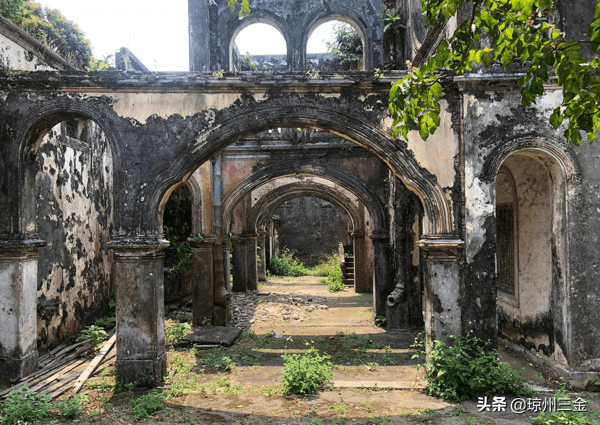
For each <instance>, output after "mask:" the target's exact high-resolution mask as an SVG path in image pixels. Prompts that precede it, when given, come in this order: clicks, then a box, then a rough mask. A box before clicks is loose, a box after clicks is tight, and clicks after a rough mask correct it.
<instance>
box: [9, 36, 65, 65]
mask: <svg viewBox="0 0 600 425" xmlns="http://www.w3.org/2000/svg"><path fill="white" fill-rule="evenodd" d="M2 68H5V69H10V70H13V71H53V70H54V68H52V67H51V66H49V65H48V64H46V63H45V62H43V61H42V60H41V59H40V58H39V57H37V56H35V55H34V54H33V53H31V52H30V51H29V50H28V49H25V48H24V47H22V46H20V45H18V44H17V43H15V42H14V41H12V40H10V39H9V38H7V37H6V36H4V35H3V34H1V33H0V69H2Z"/></svg>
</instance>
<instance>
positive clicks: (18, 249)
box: [0, 238, 46, 262]
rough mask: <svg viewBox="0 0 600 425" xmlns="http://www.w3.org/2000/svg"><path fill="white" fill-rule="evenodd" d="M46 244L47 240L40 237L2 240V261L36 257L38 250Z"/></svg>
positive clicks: (0, 250)
mask: <svg viewBox="0 0 600 425" xmlns="http://www.w3.org/2000/svg"><path fill="white" fill-rule="evenodd" d="M44 246H46V241H44V240H42V239H38V238H34V239H4V240H0V262H6V261H14V260H16V259H21V260H23V259H27V258H36V257H37V255H38V250H39V249H40V248H42V247H44Z"/></svg>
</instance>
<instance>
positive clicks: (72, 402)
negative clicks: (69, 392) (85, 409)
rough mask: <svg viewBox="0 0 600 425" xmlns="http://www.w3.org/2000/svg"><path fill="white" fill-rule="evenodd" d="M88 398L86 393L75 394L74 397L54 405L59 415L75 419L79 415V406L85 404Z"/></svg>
mask: <svg viewBox="0 0 600 425" xmlns="http://www.w3.org/2000/svg"><path fill="white" fill-rule="evenodd" d="M88 400H89V397H88V396H87V395H85V394H77V395H75V397H71V398H68V399H66V400H62V401H59V402H57V403H55V405H54V407H55V409H56V410H57V411H58V413H60V414H61V416H63V417H65V418H67V419H76V418H78V417H79V416H80V415H81V406H83V405H84V404H86V403H87V402H88Z"/></svg>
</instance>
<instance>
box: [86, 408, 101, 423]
mask: <svg viewBox="0 0 600 425" xmlns="http://www.w3.org/2000/svg"><path fill="white" fill-rule="evenodd" d="M88 419H89V420H90V422H96V421H97V420H98V419H100V412H99V411H98V410H92V411H91V412H90V413H89V415H88Z"/></svg>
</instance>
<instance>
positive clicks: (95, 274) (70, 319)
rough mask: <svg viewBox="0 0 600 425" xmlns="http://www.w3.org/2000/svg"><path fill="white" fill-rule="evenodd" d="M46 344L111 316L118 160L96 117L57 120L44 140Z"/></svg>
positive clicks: (40, 205)
mask: <svg viewBox="0 0 600 425" xmlns="http://www.w3.org/2000/svg"><path fill="white" fill-rule="evenodd" d="M37 164H38V173H37V178H36V180H37V186H38V201H37V210H38V231H39V233H40V236H41V237H42V238H43V239H44V240H45V241H46V246H45V247H43V248H41V249H40V252H39V262H38V307H37V309H38V331H37V332H38V345H39V346H40V347H46V346H48V345H53V344H56V343H58V342H61V341H63V340H64V339H65V338H68V337H71V336H73V335H74V334H75V333H76V332H77V331H79V329H81V328H82V327H83V326H85V325H89V324H92V323H93V322H94V321H95V320H96V319H97V318H99V317H102V316H103V315H107V313H108V301H109V300H110V299H111V298H112V288H111V267H112V255H111V254H110V252H109V250H108V249H107V248H106V247H105V244H106V243H107V242H108V241H110V237H111V231H112V230H113V229H112V213H113V199H112V185H113V183H112V173H113V171H112V158H111V152H110V149H109V147H108V144H107V140H106V135H105V134H104V132H103V131H102V130H101V129H100V128H99V126H98V125H96V124H95V123H94V122H92V121H89V120H71V121H69V122H66V123H62V124H59V125H57V126H55V127H54V128H53V129H52V130H51V131H50V132H49V133H48V134H47V135H46V137H44V140H43V142H42V144H41V146H40V150H39V152H38V158H37Z"/></svg>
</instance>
